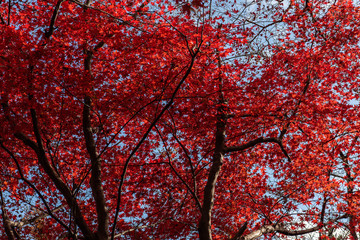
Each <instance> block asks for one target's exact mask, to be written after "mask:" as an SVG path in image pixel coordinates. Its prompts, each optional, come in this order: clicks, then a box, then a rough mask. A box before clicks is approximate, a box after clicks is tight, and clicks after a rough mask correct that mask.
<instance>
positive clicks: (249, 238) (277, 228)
mask: <svg viewBox="0 0 360 240" xmlns="http://www.w3.org/2000/svg"><path fill="white" fill-rule="evenodd" d="M347 217H348V215H347V214H345V215H342V216H339V217H337V218H335V219H332V220H330V221H329V223H330V222H335V221H338V220H340V219H343V218H347ZM329 223H327V224H326V223H324V224H323V223H321V224H319V225H317V226H315V227H312V228H307V229H302V230H288V229H286V228H285V227H284V226H283V225H282V224H275V225H265V226H263V227H261V228H260V229H258V230H255V231H253V232H251V233H249V234H248V235H246V236H244V237H242V238H239V240H254V239H257V238H259V237H261V236H263V235H265V234H268V233H275V232H277V233H281V234H283V235H286V236H299V235H304V234H308V233H312V232H316V231H318V230H320V229H322V228H323V227H325V226H326V225H328V224H329Z"/></svg>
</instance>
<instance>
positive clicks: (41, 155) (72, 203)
mask: <svg viewBox="0 0 360 240" xmlns="http://www.w3.org/2000/svg"><path fill="white" fill-rule="evenodd" d="M30 113H31V118H32V123H33V129H34V134H35V136H36V143H35V142H34V141H33V140H31V139H29V138H28V137H26V136H25V135H24V134H22V133H19V132H18V133H15V134H14V135H15V137H16V138H18V139H19V140H21V141H22V142H23V143H24V144H25V145H26V146H29V147H30V148H32V149H33V150H34V151H35V152H36V154H37V158H38V162H39V164H40V166H41V167H42V168H43V169H44V171H45V172H46V174H47V175H48V176H49V177H50V179H51V180H52V181H53V183H54V184H55V186H56V188H57V189H58V190H59V191H60V192H61V194H62V195H63V196H64V197H65V199H66V202H67V204H68V205H69V207H70V208H72V207H73V208H74V211H75V213H76V215H75V221H76V223H77V225H78V226H79V228H80V229H81V231H82V233H83V234H84V236H85V237H86V238H87V239H89V240H90V239H91V240H92V239H94V234H93V232H92V231H91V230H90V229H89V227H88V225H87V224H86V222H85V219H84V217H83V215H82V213H81V211H80V207H79V205H78V204H77V202H76V200H75V199H74V198H73V195H72V192H71V190H70V189H69V187H68V186H67V185H66V184H65V183H64V182H63V181H62V179H61V178H60V176H59V175H58V174H57V173H56V171H55V170H54V169H53V167H52V166H51V165H50V163H49V161H48V159H47V157H46V154H45V150H44V148H43V145H42V140H41V136H40V130H39V127H38V120H37V116H36V112H35V110H34V109H31V110H30Z"/></svg>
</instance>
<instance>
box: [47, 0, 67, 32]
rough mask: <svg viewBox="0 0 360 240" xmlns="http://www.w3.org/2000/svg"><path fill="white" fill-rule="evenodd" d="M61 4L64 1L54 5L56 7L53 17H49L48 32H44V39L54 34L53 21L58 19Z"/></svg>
mask: <svg viewBox="0 0 360 240" xmlns="http://www.w3.org/2000/svg"><path fill="white" fill-rule="evenodd" d="M63 2H64V0H59V1H58V2H57V3H56V6H55V9H54V12H53V15H52V17H51V21H50V26H49V30H48V31H45V37H46V38H50V37H51V35H52V34H53V33H54V25H55V21H56V18H57V17H58V15H59V10H60V6H61V4H62V3H63Z"/></svg>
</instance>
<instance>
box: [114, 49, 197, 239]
mask: <svg viewBox="0 0 360 240" xmlns="http://www.w3.org/2000/svg"><path fill="white" fill-rule="evenodd" d="M199 48H200V46H199ZM198 52H199V49H198V50H197V51H196V52H195V54H192V55H191V61H190V64H189V67H188V69H187V70H186V72H185V74H184V76H183V77H182V79H181V80H180V82H179V83H178V85H177V86H176V88H175V90H174V92H173V94H172V96H171V98H170V100H169V101H168V103H167V104H166V105H165V106H164V108H163V109H162V110H161V112H160V113H159V115H158V116H157V117H156V118H155V119H154V121H153V122H152V123H151V124H150V126H149V128H148V129H147V131H146V132H145V134H144V135H143V137H142V138H141V139H140V141H139V142H138V144H137V145H136V146H135V148H134V149H133V150H132V151H131V153H130V155H129V157H128V158H127V159H126V161H125V165H124V169H123V172H122V174H121V179H120V184H119V187H118V192H117V203H116V211H115V218H114V223H113V226H112V233H111V240H113V239H114V236H115V226H116V222H117V217H118V214H119V211H120V202H121V192H122V186H123V184H124V180H125V176H126V171H127V168H128V165H129V162H130V160H131V158H132V157H133V156H134V154H135V153H136V152H137V150H138V149H139V148H140V146H141V145H142V143H143V142H144V141H145V139H146V138H147V136H148V135H149V133H150V132H151V130H152V128H153V127H154V126H155V124H156V123H157V122H158V121H159V120H160V118H161V117H162V115H163V114H164V113H165V112H166V110H167V109H168V108H169V107H170V106H171V105H172V104H173V102H174V98H175V96H176V94H177V92H178V91H179V90H180V87H181V85H182V84H183V83H184V82H185V80H186V79H187V77H188V76H189V75H190V72H191V69H192V67H193V65H194V62H195V57H196V55H197V53H198Z"/></svg>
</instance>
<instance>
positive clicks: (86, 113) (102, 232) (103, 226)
mask: <svg viewBox="0 0 360 240" xmlns="http://www.w3.org/2000/svg"><path fill="white" fill-rule="evenodd" d="M90 105H91V98H90V97H89V96H85V99H84V109H83V132H84V137H85V143H86V149H87V152H88V153H89V155H90V160H91V178H90V187H91V191H92V194H93V197H94V200H95V204H96V212H97V220H98V230H97V235H98V236H99V237H100V239H107V238H108V228H109V213H108V209H107V207H106V200H105V195H104V189H103V187H102V183H101V158H99V157H98V153H97V151H96V145H95V140H94V137H93V134H92V128H91V121H90Z"/></svg>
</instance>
